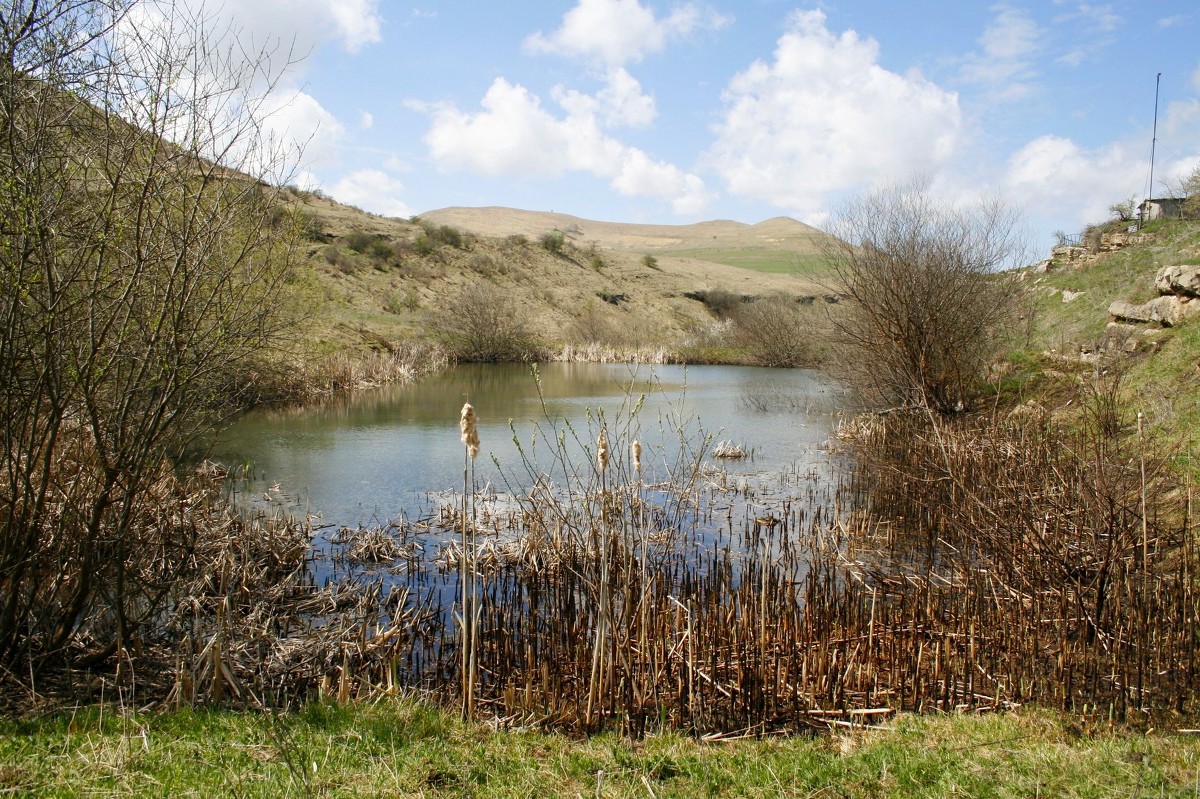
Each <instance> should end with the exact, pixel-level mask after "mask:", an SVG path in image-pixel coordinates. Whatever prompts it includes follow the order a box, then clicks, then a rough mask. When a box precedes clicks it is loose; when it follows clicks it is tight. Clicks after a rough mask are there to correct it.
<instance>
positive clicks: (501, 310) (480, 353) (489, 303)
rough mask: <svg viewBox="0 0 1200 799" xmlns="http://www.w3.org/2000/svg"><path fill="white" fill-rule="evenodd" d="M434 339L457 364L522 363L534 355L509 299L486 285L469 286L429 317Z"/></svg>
mask: <svg viewBox="0 0 1200 799" xmlns="http://www.w3.org/2000/svg"><path fill="white" fill-rule="evenodd" d="M430 327H431V328H432V330H433V333H434V335H435V337H436V338H437V339H438V340H439V341H440V342H441V343H442V344H443V345H444V346H445V347H446V348H447V349H448V350H449V351H450V352H451V353H453V354H454V357H455V358H457V359H458V360H460V361H480V362H488V361H522V360H529V359H530V358H531V357H532V356H533V355H534V354H535V352H536V344H535V343H534V341H533V337H532V336H531V335H530V334H529V331H528V330H527V329H526V327H525V323H524V322H523V321H522V320H521V313H520V311H519V310H518V308H517V307H516V304H515V303H514V302H513V300H512V298H511V297H510V296H509V295H508V294H506V293H505V292H503V291H502V290H500V289H498V288H496V287H495V286H493V285H491V284H490V283H472V284H470V285H468V286H466V287H465V288H463V290H462V291H460V292H459V294H458V296H457V297H455V298H454V299H453V300H451V301H450V302H449V304H448V307H446V308H443V309H440V311H439V312H438V313H437V314H436V315H435V316H432V317H431V318H430Z"/></svg>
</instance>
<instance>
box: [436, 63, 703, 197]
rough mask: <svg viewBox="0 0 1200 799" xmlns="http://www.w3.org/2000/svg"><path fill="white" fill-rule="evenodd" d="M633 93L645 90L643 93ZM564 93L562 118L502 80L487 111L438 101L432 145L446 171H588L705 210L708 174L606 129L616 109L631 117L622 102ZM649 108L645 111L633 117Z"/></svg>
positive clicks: (629, 191) (623, 187) (630, 192)
mask: <svg viewBox="0 0 1200 799" xmlns="http://www.w3.org/2000/svg"><path fill="white" fill-rule="evenodd" d="M618 93H619V92H618ZM626 94H629V95H630V96H632V95H634V94H637V95H640V90H637V91H636V92H632V93H631V92H627V93H626ZM556 98H557V99H558V102H559V104H560V107H561V108H562V109H563V111H564V112H565V113H564V114H562V115H561V116H559V115H556V114H554V113H551V112H550V111H548V110H546V109H545V108H543V107H542V104H541V101H540V99H539V98H538V97H537V96H536V95H534V94H533V93H531V92H530V91H529V90H528V89H526V88H525V87H523V86H520V85H516V84H512V83H510V82H508V81H507V80H505V79H504V78H497V79H496V80H495V81H493V83H492V85H491V87H490V88H489V89H488V91H487V93H486V94H485V95H484V97H483V100H482V101H481V110H479V111H475V112H464V111H461V110H459V109H458V108H456V107H454V106H449V105H439V106H434V107H433V108H432V109H431V116H432V123H431V125H430V129H429V131H428V133H427V134H426V136H425V143H426V144H427V145H428V147H429V152H430V155H431V156H432V158H433V160H434V161H435V163H437V165H438V166H439V167H440V168H442V169H446V170H454V171H471V172H477V173H479V174H483V175H488V176H492V177H500V176H514V177H541V178H554V177H558V176H560V175H562V174H564V173H566V172H583V173H587V174H591V175H596V176H597V177H601V178H605V179H607V180H608V181H609V183H610V185H611V186H612V187H613V188H614V189H615V190H616V191H618V192H619V193H621V194H623V195H625V196H631V197H651V198H656V199H661V200H666V201H669V202H670V203H671V204H672V206H673V207H674V209H675V211H676V212H677V213H680V214H686V215H693V214H697V213H699V212H700V211H701V210H702V209H703V208H704V206H705V205H706V204H707V202H708V200H709V199H710V196H709V192H707V190H706V189H705V187H704V183H703V181H702V180H700V178H698V177H697V176H695V175H691V174H688V173H686V172H684V171H683V170H681V169H680V168H679V167H677V166H674V165H672V164H669V163H666V162H664V161H660V160H656V159H654V158H653V157H651V156H650V155H648V154H647V153H645V152H643V151H641V150H639V149H637V148H636V147H631V146H628V145H626V144H624V143H622V142H620V141H619V140H617V139H615V138H613V137H612V136H609V135H607V134H606V133H605V132H604V128H605V120H606V119H607V120H609V121H611V119H612V118H613V115H614V114H615V115H616V116H617V117H619V118H622V119H625V120H626V121H627V120H628V118H629V117H630V113H631V112H629V110H628V108H626V110H625V111H624V115H622V113H621V112H619V111H617V110H616V109H619V108H621V107H623V104H622V103H616V104H615V105H614V104H612V103H608V102H602V101H601V100H599V99H597V98H594V97H589V96H587V95H582V94H579V93H577V92H566V91H561V90H560V91H559V92H557V93H556ZM636 105H637V104H636V103H635V106H636ZM644 113H645V111H644V108H643V110H642V111H639V112H637V113H633V114H632V116H633V117H634V118H638V117H639V115H641V114H644Z"/></svg>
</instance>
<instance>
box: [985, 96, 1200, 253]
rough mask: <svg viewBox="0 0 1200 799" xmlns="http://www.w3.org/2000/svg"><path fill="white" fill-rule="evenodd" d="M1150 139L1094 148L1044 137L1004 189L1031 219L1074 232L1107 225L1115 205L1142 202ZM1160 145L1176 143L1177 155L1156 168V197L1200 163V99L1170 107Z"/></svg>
mask: <svg viewBox="0 0 1200 799" xmlns="http://www.w3.org/2000/svg"><path fill="white" fill-rule="evenodd" d="M1148 136H1149V132H1148V131H1147V132H1146V135H1145V136H1137V137H1128V138H1125V139H1121V140H1119V141H1116V142H1113V143H1111V144H1108V145H1105V146H1103V147H1095V148H1086V147H1082V146H1080V145H1079V144H1078V143H1076V142H1075V141H1073V140H1071V139H1067V138H1063V137H1061V136H1041V137H1039V138H1037V139H1034V140H1033V141H1031V142H1029V143H1028V144H1026V145H1025V146H1024V147H1022V148H1021V149H1020V150H1018V151H1017V152H1016V153H1014V154H1013V155H1012V156H1011V157H1010V158H1009V161H1008V164H1007V169H1006V173H1005V176H1004V182H1005V186H1006V188H1007V190H1008V192H1009V193H1010V195H1011V196H1013V197H1014V198H1015V199H1016V200H1017V201H1018V202H1019V203H1020V204H1021V205H1022V206H1024V207H1026V208H1028V213H1029V214H1030V216H1031V217H1032V218H1035V219H1036V218H1042V219H1045V218H1053V219H1062V220H1065V222H1064V223H1063V224H1066V225H1070V226H1074V228H1075V229H1079V228H1082V227H1083V226H1084V225H1086V224H1088V223H1091V222H1100V221H1103V220H1104V219H1106V218H1107V214H1108V207H1109V206H1110V205H1111V204H1112V203H1114V202H1117V201H1120V200H1123V199H1125V198H1127V197H1130V196H1133V197H1135V198H1136V199H1139V200H1140V199H1141V198H1142V197H1143V195H1144V192H1145V190H1146V180H1147V177H1148V171H1149V161H1148V158H1147V156H1148V154H1149V153H1148V149H1147V144H1148V141H1147V138H1148ZM1159 140H1160V141H1169V142H1171V143H1172V147H1171V148H1170V149H1171V151H1173V152H1175V153H1178V155H1175V156H1173V157H1168V158H1160V159H1159V160H1158V162H1157V163H1156V165H1155V170H1154V187H1153V191H1152V193H1153V194H1154V196H1156V197H1157V196H1160V195H1162V194H1164V193H1170V191H1171V187H1172V186H1174V185H1177V183H1178V182H1179V181H1180V180H1181V179H1182V178H1183V177H1184V176H1185V175H1187V174H1188V173H1189V172H1190V171H1191V169H1193V168H1195V165H1196V164H1197V163H1200V100H1189V101H1183V102H1175V103H1171V104H1170V105H1169V106H1168V108H1167V110H1166V113H1165V114H1164V117H1163V119H1162V121H1161V122H1160V125H1159ZM1068 232H1072V231H1068Z"/></svg>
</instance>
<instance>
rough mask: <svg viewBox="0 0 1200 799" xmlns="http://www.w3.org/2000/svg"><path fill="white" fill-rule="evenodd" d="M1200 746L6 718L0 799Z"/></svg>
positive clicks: (879, 772)
mask: <svg viewBox="0 0 1200 799" xmlns="http://www.w3.org/2000/svg"><path fill="white" fill-rule="evenodd" d="M1198 769H1200V736H1194V735H1171V734H1166V733H1163V734H1156V733H1151V734H1130V735H1119V734H1113V733H1112V732H1110V731H1108V730H1099V731H1098V730H1088V729H1080V728H1079V727H1077V726H1075V724H1073V723H1072V722H1071V721H1070V720H1068V719H1065V718H1062V717H1059V716H1056V715H1053V714H1050V713H1044V712H1034V711H1021V712H1016V713H1011V714H1006V715H989V716H939V717H915V716H904V717H901V718H899V719H898V720H897V721H895V722H893V723H892V724H890V725H888V726H887V727H886V728H884V729H878V730H870V731H857V730H836V731H835V732H834V734H832V735H830V736H822V737H817V738H809V737H794V738H778V739H764V740H750V739H745V740H738V741H726V742H703V741H696V740H693V739H690V738H687V737H684V736H680V735H675V734H664V735H656V736H652V737H649V738H647V739H646V740H644V741H641V742H638V743H631V742H628V741H626V740H623V739H620V738H617V737H611V736H599V737H595V738H591V739H588V740H576V739H571V738H567V737H563V736H558V735H547V734H542V733H530V732H520V731H501V732H498V731H494V730H490V729H487V728H484V727H481V726H477V725H468V724H464V723H462V722H460V721H458V720H457V719H456V718H454V717H452V716H450V715H449V714H447V713H444V712H442V711H439V710H437V709H434V708H432V707H430V706H428V705H425V704H422V703H419V702H416V701H413V700H406V699H402V700H385V701H382V702H380V703H378V704H375V705H370V706H367V705H359V706H348V707H346V706H343V707H334V706H329V705H320V704H316V705H310V706H308V707H306V708H304V709H303V710H300V711H299V712H296V713H293V714H290V715H288V716H285V717H283V718H273V717H270V716H264V715H258V714H241V713H233V712H221V711H196V712H178V713H169V714H153V715H143V714H130V715H117V714H114V713H113V712H111V710H106V709H104V708H94V707H93V708H88V709H86V710H80V711H78V712H76V713H74V714H70V715H68V714H59V715H56V716H54V717H52V718H48V719H43V720H33V721H21V722H17V721H4V722H0V792H3V793H6V794H9V793H11V794H16V795H60V796H68V795H85V794H86V795H91V796H116V795H121V796H218V795H224V796H363V795H386V796H428V797H436V796H489V797H506V796H514V797H515V796H564V797H576V796H585V797H591V796H608V797H618V796H639V797H668V796H681V797H701V796H795V797H818V796H819V797H825V796H828V797H835V796H836V797H910V796H911V797H942V796H974V797H1029V796H1089V797H1107V796H1112V797H1162V796H1174V797H1183V796H1196V795H1200V791H1198V783H1197V780H1200V774H1198Z"/></svg>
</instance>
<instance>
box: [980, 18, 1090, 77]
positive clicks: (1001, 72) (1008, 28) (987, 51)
mask: <svg viewBox="0 0 1200 799" xmlns="http://www.w3.org/2000/svg"><path fill="white" fill-rule="evenodd" d="M995 11H996V16H995V18H994V19H993V20H992V22H991V24H989V25H988V27H987V29H986V30H985V31H984V32H983V35H982V36H981V37H980V38H979V45H980V48H981V50H980V52H978V53H974V54H972V55H970V56H968V57H967V59H966V61H965V62H964V64H963V68H962V79H963V80H964V81H966V82H968V83H978V84H983V85H985V86H987V87H989V91H990V93H991V96H992V99H995V100H1007V101H1011V100H1017V99H1020V98H1021V97H1024V96H1026V95H1028V94H1029V92H1030V91H1031V90H1032V88H1031V86H1030V85H1029V83H1028V81H1029V80H1030V79H1031V78H1032V77H1033V74H1034V73H1033V57H1034V56H1035V55H1036V54H1037V53H1038V51H1039V50H1040V49H1041V47H1042V39H1043V38H1044V34H1043V31H1042V30H1041V28H1039V27H1038V25H1037V23H1036V22H1034V21H1033V19H1032V18H1031V17H1030V16H1029V13H1028V12H1026V11H1024V10H1021V9H1016V8H1012V7H1010V6H1006V5H1001V6H996V7H995ZM1072 58H1079V59H1082V53H1081V52H1076V53H1068V54H1067V55H1066V56H1064V60H1067V61H1069V60H1070V59H1072Z"/></svg>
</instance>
